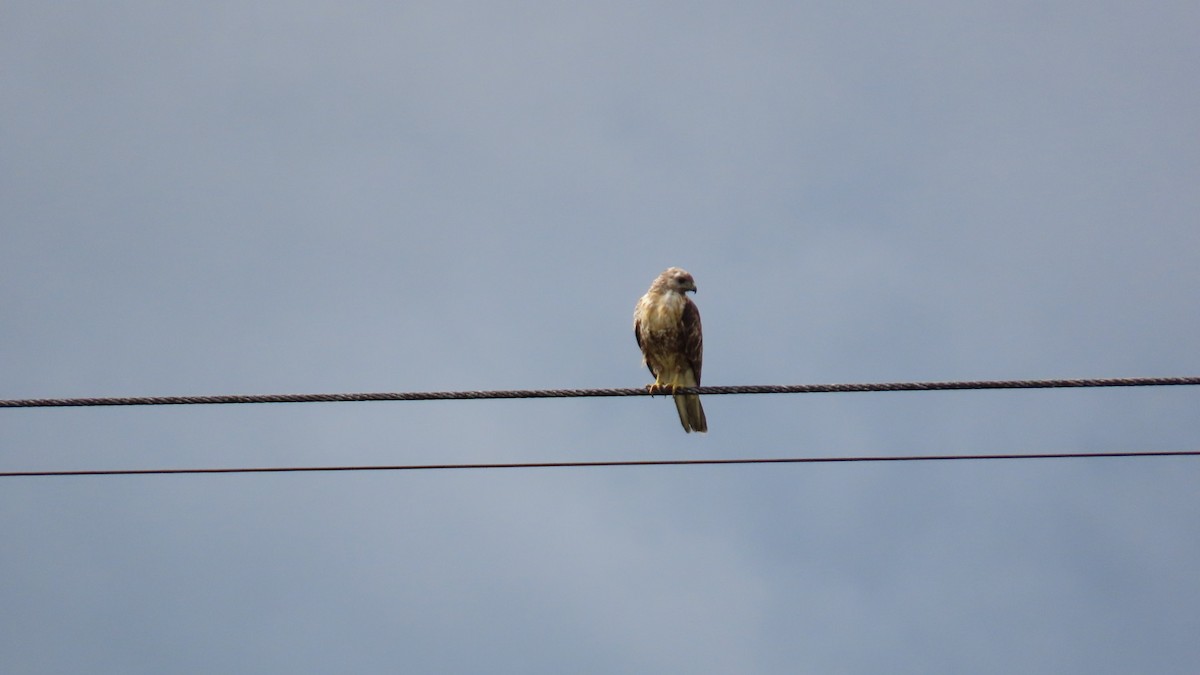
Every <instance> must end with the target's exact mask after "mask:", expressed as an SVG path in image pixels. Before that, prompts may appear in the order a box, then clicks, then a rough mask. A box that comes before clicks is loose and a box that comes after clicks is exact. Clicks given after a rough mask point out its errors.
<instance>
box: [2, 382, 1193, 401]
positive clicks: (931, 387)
mask: <svg viewBox="0 0 1200 675" xmlns="http://www.w3.org/2000/svg"><path fill="white" fill-rule="evenodd" d="M1185 385H1200V377H1115V378H1089V379H1052V380H970V381H943V382H874V383H849V384H792V385H735V386H716V387H680V388H679V389H677V390H676V391H677V392H678V393H684V394H702V395H705V396H713V395H725V394H833V393H849V392H885V391H955V390H965V389H1068V388H1091V387H1165V386H1185ZM650 395H651V393H650V392H649V391H648V390H647V389H646V388H645V387H635V388H608V389H512V390H495V391H417V392H374V393H359V394H227V395H215V396H123V397H93V398H27V399H0V408H63V407H84V406H137V405H215V404H223V405H229V404H242V403H334V402H340V403H346V402H360V401H447V400H471V399H520V398H586V397H612V396H650Z"/></svg>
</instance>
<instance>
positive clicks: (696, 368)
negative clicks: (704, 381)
mask: <svg viewBox="0 0 1200 675" xmlns="http://www.w3.org/2000/svg"><path fill="white" fill-rule="evenodd" d="M686 300H687V302H686V304H684V306H683V316H682V317H681V321H682V323H683V336H682V337H683V355H684V358H686V359H687V361H688V365H690V366H691V367H692V372H693V373H695V374H696V386H697V387H698V386H700V366H702V365H703V364H704V330H703V329H702V328H701V327H700V310H699V309H696V303H694V302H692V299H691V298H686Z"/></svg>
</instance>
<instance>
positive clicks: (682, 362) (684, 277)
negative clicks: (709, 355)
mask: <svg viewBox="0 0 1200 675" xmlns="http://www.w3.org/2000/svg"><path fill="white" fill-rule="evenodd" d="M688 291H692V292H693V293H694V292H695V291H696V282H695V281H693V280H692V275H691V274H688V273H687V271H686V270H682V269H680V268H678V267H671V268H669V269H667V270H666V271H665V272H663V273H662V274H660V275H658V278H657V279H655V280H654V283H652V284H650V290H648V291H646V294H645V295H643V296H642V299H641V300H638V303H637V309H635V310H634V312H633V335H634V337H636V338H637V343H638V346H639V347H641V348H642V358H643V361H644V362H645V364H646V367H647V368H649V369H650V374H651V375H653V376H654V384H651V385H649V386H648V387H647V389H648V390H649V391H650V393H652V394H654V393H659V392H661V391H664V390H667V391H670V392H671V393H672V394H674V397H675V408H676V409H678V410H679V421H680V422H681V423H682V424H683V430H684V431H686V432H688V433H691V432H693V431H708V421H707V420H705V419H704V408H703V407H702V406H701V405H700V397H699V396H697V395H696V394H676V393H675V389H676V388H677V387H699V386H700V366H701V363H702V362H703V360H704V336H703V333H702V331H701V330H700V310H698V309H696V304H695V303H694V302H692V300H691V298H689V297H687V295H686V293H687V292H688Z"/></svg>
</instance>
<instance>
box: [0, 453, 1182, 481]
mask: <svg viewBox="0 0 1200 675" xmlns="http://www.w3.org/2000/svg"><path fill="white" fill-rule="evenodd" d="M1115 457H1200V450H1166V451H1131V452H1043V453H1033V454H997V455H899V456H877V457H869V456H852V457H771V458H757V459H636V460H610V461H592V462H495V463H485V464H393V465H376V466H273V467H242V468H212V469H100V470H84V471H5V472H0V478H17V477H24V478H29V477H35V476H140V475H149V474H199V473H297V472H315V471H434V470H448V469H563V468H589V467H591V468H595V467H616V466H633V467H647V466H699V465H729V464H830V463H845V462H930V461H949V460H982V459H993V460H999V459H1087V458H1115Z"/></svg>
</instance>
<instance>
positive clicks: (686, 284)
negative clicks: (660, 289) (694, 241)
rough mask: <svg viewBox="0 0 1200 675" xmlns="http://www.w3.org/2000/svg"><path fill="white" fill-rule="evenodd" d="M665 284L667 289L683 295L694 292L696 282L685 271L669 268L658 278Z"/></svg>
mask: <svg viewBox="0 0 1200 675" xmlns="http://www.w3.org/2000/svg"><path fill="white" fill-rule="evenodd" d="M660 278H661V279H663V280H664V281H665V282H666V286H667V288H669V289H671V290H672V291H675V292H676V293H679V294H680V295H683V294H684V293H687V292H688V291H691V292H693V293H695V292H696V282H695V281H694V280H693V279H692V275H691V274H688V271H687V270H685V269H680V268H678V267H671V268H669V269H667V271H665V272H663V273H662V276H661V277H660Z"/></svg>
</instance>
